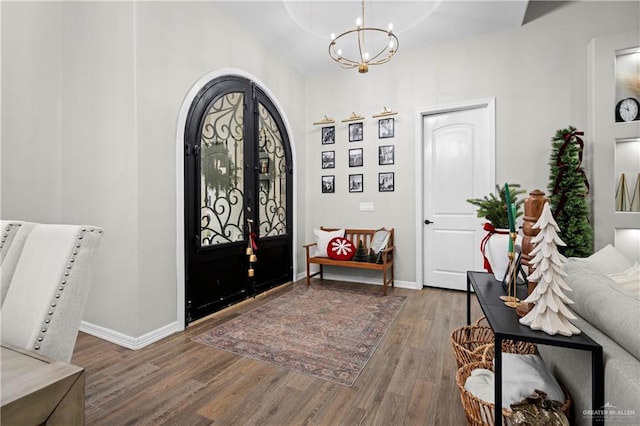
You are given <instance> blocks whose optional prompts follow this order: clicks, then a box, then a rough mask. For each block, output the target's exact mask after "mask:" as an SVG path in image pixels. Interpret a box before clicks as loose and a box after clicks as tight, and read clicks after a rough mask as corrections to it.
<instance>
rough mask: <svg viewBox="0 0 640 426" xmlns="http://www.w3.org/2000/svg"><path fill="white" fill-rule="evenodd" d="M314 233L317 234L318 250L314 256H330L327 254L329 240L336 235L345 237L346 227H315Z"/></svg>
mask: <svg viewBox="0 0 640 426" xmlns="http://www.w3.org/2000/svg"><path fill="white" fill-rule="evenodd" d="M313 234H314V235H315V236H316V250H315V252H314V253H313V257H329V255H328V254H327V246H328V245H329V241H331V240H332V239H334V238H335V237H344V229H338V230H337V231H323V230H322V229H314V230H313Z"/></svg>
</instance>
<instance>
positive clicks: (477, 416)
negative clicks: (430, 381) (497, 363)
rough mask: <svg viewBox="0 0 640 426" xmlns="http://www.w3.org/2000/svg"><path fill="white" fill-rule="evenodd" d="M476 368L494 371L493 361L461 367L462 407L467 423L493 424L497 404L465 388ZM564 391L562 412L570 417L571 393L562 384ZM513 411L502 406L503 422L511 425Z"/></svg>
mask: <svg viewBox="0 0 640 426" xmlns="http://www.w3.org/2000/svg"><path fill="white" fill-rule="evenodd" d="M476 368H486V369H487V370H491V371H493V362H491V361H479V362H472V363H469V364H466V365H463V366H462V367H460V368H459V369H458V371H457V373H456V384H457V385H458V390H459V391H460V399H461V401H462V407H463V408H464V412H465V416H466V418H467V425H469V426H493V424H494V423H495V422H494V413H495V405H494V404H491V403H489V402H486V401H483V400H481V399H479V398H477V397H476V396H474V395H473V394H471V392H469V391H468V390H466V389H465V388H464V384H465V382H466V381H467V378H468V377H469V375H471V372H472V371H473V370H475V369H476ZM561 387H562V391H563V392H564V397H565V402H564V404H562V407H560V408H561V410H562V412H563V413H564V414H565V415H566V416H567V418H569V414H570V413H569V411H570V409H571V402H572V399H571V394H570V393H569V391H568V390H567V388H566V387H564V386H561ZM511 414H512V411H511V410H509V409H508V408H504V407H503V408H502V424H503V425H505V426H509V425H511V422H510V421H509V418H510V417H511Z"/></svg>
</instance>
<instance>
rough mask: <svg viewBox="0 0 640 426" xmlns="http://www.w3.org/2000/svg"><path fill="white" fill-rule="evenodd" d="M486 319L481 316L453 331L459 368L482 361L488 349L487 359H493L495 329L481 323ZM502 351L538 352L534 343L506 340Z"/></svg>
mask: <svg viewBox="0 0 640 426" xmlns="http://www.w3.org/2000/svg"><path fill="white" fill-rule="evenodd" d="M485 319H486V318H485V317H481V318H479V319H478V320H477V321H476V322H475V323H474V324H473V325H465V326H462V327H458V328H456V329H454V330H453V331H452V332H451V335H450V336H449V340H450V341H451V347H452V348H453V354H454V355H455V357H456V363H457V364H458V368H460V367H462V366H463V365H465V364H468V363H470V362H480V361H482V359H483V358H482V357H483V355H485V351H488V353H487V354H486V355H485V359H486V360H488V361H490V360H492V359H493V356H494V351H493V343H494V335H493V331H492V330H491V328H490V327H488V326H484V325H480V323H481V322H482V321H483V320H485ZM502 351H503V352H510V353H517V354H535V353H537V347H536V345H534V344H533V343H527V342H514V341H511V340H504V341H503V342H502Z"/></svg>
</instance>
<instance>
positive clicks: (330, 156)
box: [322, 151, 336, 169]
mask: <svg viewBox="0 0 640 426" xmlns="http://www.w3.org/2000/svg"><path fill="white" fill-rule="evenodd" d="M335 167H336V152H335V151H322V168H323V169H333V168H335Z"/></svg>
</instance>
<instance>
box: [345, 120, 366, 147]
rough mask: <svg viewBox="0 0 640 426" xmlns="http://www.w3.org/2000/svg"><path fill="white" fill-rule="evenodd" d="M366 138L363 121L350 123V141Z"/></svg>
mask: <svg viewBox="0 0 640 426" xmlns="http://www.w3.org/2000/svg"><path fill="white" fill-rule="evenodd" d="M363 138H364V125H363V123H362V122H359V123H349V142H359V141H362V140H363Z"/></svg>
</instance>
